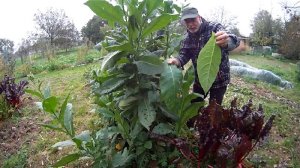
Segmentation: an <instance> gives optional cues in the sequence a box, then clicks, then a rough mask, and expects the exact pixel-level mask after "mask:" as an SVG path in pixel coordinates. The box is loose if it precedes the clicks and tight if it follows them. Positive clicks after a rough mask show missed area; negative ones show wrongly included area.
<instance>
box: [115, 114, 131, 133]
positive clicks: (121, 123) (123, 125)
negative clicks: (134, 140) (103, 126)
mask: <svg viewBox="0 0 300 168" xmlns="http://www.w3.org/2000/svg"><path fill="white" fill-rule="evenodd" d="M115 120H116V122H117V125H118V128H119V130H120V132H121V134H122V136H123V137H124V138H129V131H130V130H129V124H128V122H127V121H126V120H124V119H123V118H122V116H121V115H120V113H119V112H115Z"/></svg>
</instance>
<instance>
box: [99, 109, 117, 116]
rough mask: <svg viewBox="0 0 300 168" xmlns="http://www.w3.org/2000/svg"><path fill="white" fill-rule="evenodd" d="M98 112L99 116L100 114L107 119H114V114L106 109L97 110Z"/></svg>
mask: <svg viewBox="0 0 300 168" xmlns="http://www.w3.org/2000/svg"><path fill="white" fill-rule="evenodd" d="M98 112H99V114H101V115H102V116H104V117H107V118H112V117H114V113H113V112H111V111H110V110H108V109H107V108H99V109H98Z"/></svg>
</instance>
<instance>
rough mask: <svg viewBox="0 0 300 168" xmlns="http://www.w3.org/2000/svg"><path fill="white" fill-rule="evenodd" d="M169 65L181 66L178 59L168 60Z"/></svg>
mask: <svg viewBox="0 0 300 168" xmlns="http://www.w3.org/2000/svg"><path fill="white" fill-rule="evenodd" d="M167 63H168V64H170V65H176V66H177V67H179V66H180V62H179V60H178V59H177V58H169V59H168V60H167Z"/></svg>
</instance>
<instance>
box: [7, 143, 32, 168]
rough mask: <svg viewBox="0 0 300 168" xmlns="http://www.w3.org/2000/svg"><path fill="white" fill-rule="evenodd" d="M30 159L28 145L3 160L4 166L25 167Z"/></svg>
mask: <svg viewBox="0 0 300 168" xmlns="http://www.w3.org/2000/svg"><path fill="white" fill-rule="evenodd" d="M27 159H28V151H27V147H23V148H22V149H21V150H20V151H18V152H17V153H16V154H14V155H12V156H10V157H9V158H8V159H7V160H5V161H4V162H3V165H2V168H12V167H13V168H24V167H25V166H26V163H27Z"/></svg>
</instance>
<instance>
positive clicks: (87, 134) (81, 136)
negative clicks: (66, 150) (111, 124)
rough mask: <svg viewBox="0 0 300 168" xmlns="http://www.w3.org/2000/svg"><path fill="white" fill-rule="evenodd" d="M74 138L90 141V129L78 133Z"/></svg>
mask: <svg viewBox="0 0 300 168" xmlns="http://www.w3.org/2000/svg"><path fill="white" fill-rule="evenodd" d="M74 138H76V139H79V140H81V141H86V142H87V141H90V140H91V132H90V131H89V130H85V131H82V132H81V133H80V134H78V135H76V136H75V137H74Z"/></svg>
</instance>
